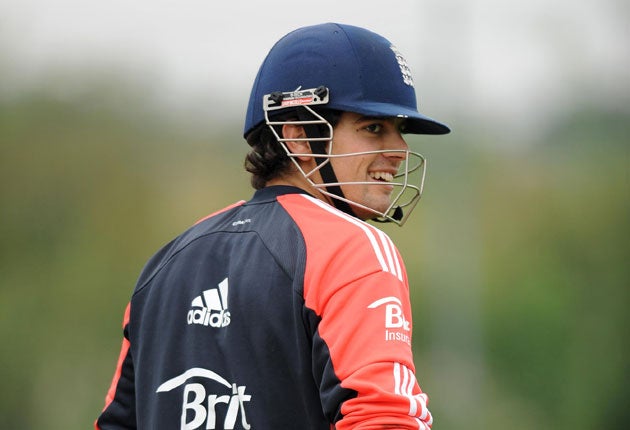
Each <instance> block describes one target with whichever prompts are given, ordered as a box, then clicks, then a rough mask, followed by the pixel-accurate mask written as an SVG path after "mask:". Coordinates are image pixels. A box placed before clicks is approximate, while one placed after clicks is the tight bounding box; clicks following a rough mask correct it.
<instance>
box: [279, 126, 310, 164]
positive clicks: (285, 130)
mask: <svg viewBox="0 0 630 430" xmlns="http://www.w3.org/2000/svg"><path fill="white" fill-rule="evenodd" d="M282 136H283V137H284V138H285V139H288V140H287V141H285V142H284V144H285V145H286V146H287V148H288V149H289V151H291V152H292V153H293V154H311V153H312V152H311V145H309V143H308V141H306V140H291V139H304V138H305V137H306V132H305V131H304V127H303V126H301V125H297V124H283V125H282ZM296 158H297V159H298V160H301V161H308V160H310V159H312V158H313V157H308V156H299V157H296Z"/></svg>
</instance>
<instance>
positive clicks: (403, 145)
mask: <svg viewBox="0 0 630 430" xmlns="http://www.w3.org/2000/svg"><path fill="white" fill-rule="evenodd" d="M385 149H386V150H391V151H392V152H385V153H384V155H385V156H386V157H390V158H397V159H401V160H404V159H405V158H407V152H406V151H407V150H408V149H409V145H407V141H405V138H404V137H403V136H402V134H401V133H400V132H399V131H394V132H392V133H390V134H389V136H388V139H387V142H386V143H385ZM403 151H405V152H403Z"/></svg>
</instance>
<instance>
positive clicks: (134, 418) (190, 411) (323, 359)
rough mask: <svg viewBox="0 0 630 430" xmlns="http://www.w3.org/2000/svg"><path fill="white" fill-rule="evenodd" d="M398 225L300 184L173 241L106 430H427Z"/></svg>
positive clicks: (145, 304) (121, 372) (132, 315)
mask: <svg viewBox="0 0 630 430" xmlns="http://www.w3.org/2000/svg"><path fill="white" fill-rule="evenodd" d="M408 288H409V287H408V281H407V274H406V272H405V268H404V266H403V263H402V260H401V258H400V255H399V254H398V251H397V249H396V248H395V246H394V245H393V243H392V242H391V240H390V239H389V237H388V236H387V235H385V233H383V232H381V231H380V230H378V229H377V228H375V227H373V226H371V225H369V224H367V223H365V222H363V221H360V220H358V219H356V218H353V217H351V216H349V215H346V214H344V213H343V212H340V211H338V210H337V209H335V208H333V207H332V206H330V205H327V204H325V203H324V202H322V201H320V200H317V199H315V198H313V197H311V196H309V195H308V194H305V193H304V192H303V191H301V190H299V189H297V188H293V187H287V186H276V187H268V188H264V189H262V190H259V191H257V192H256V193H255V195H254V197H253V198H252V199H251V200H250V201H248V202H239V203H237V204H235V205H232V206H230V207H228V208H226V209H224V210H222V211H220V212H217V213H215V214H213V215H211V216H209V217H207V218H205V219H203V220H201V221H199V222H198V223H197V224H195V225H194V226H193V227H191V228H190V229H189V230H188V231H186V232H185V233H183V234H182V235H181V236H179V237H177V238H176V239H175V240H173V241H172V242H171V243H169V244H168V245H166V246H165V247H164V248H163V249H161V250H160V251H159V252H158V253H157V254H156V255H154V256H153V257H152V258H151V260H149V262H148V263H147V265H146V266H145V268H144V270H143V271H142V274H141V275H140V278H139V280H138V283H137V286H136V288H135V291H134V293H133V295H132V298H131V301H130V304H129V306H128V307H127V311H126V312H125V317H124V322H123V328H124V339H123V346H122V350H121V354H120V358H119V361H118V366H117V369H116V373H115V375H114V379H113V381H112V385H111V388H110V390H109V392H108V393H107V397H106V405H105V408H104V409H103V411H102V413H101V415H100V416H99V418H98V419H97V421H96V423H95V428H96V429H101V430H110V429H131V428H138V429H151V430H154V429H169V430H171V429H177V428H179V429H255V430H260V429H273V430H280V429H298V430H305V429H321V430H330V429H338V430H343V429H368V428H369V429H376V428H385V427H384V426H388V427H387V428H397V429H428V428H430V427H431V423H432V417H431V414H430V413H429V411H428V409H427V406H426V404H427V397H426V395H425V394H424V393H422V391H421V389H420V387H419V385H418V382H417V380H416V376H415V368H414V363H413V359H412V352H411V307H410V304H409V291H408Z"/></svg>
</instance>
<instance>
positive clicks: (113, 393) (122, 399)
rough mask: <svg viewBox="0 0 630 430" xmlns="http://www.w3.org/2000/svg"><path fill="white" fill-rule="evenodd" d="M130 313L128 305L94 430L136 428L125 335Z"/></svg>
mask: <svg viewBox="0 0 630 430" xmlns="http://www.w3.org/2000/svg"><path fill="white" fill-rule="evenodd" d="M130 313H131V305H130V304H128V305H127V308H126V309H125V316H124V319H123V331H124V333H125V337H123V342H122V346H121V348H120V355H119V357H118V364H117V365H116V370H115V372H114V377H113V378H112V383H111V385H110V387H109V390H108V391H107V395H106V396H105V407H104V408H103V410H102V412H101V414H100V416H99V417H98V418H97V419H96V421H95V422H94V429H95V430H105V429H110V428H112V429H113V428H116V429H126V428H129V429H131V428H136V420H135V401H134V385H133V364H132V360H131V354H130V353H129V346H130V343H129V339H128V338H127V335H126V333H127V326H128V324H129V316H130Z"/></svg>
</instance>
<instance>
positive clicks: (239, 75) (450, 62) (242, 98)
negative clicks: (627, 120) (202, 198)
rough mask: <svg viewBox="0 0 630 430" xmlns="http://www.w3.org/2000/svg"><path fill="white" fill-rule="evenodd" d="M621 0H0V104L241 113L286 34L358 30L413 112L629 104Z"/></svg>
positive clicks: (502, 112)
mask: <svg viewBox="0 0 630 430" xmlns="http://www.w3.org/2000/svg"><path fill="white" fill-rule="evenodd" d="M629 9H630V6H628V3H627V2H625V1H622V0H578V1H576V0H554V1H549V0H530V1H528V2H521V1H514V0H426V1H425V0H397V1H392V2H384V1H375V0H346V1H342V0H336V1H332V0H318V1H317V2H299V1H296V0H294V1H286V0H267V1H260V2H258V1H238V0H233V1H221V2H218V1H216V0H180V1H165V0H153V1H147V0H135V1H128V0H126V1H123V0H109V1H106V2H105V1H99V2H97V1H94V0H54V1H53V0H0V72H2V74H4V78H3V79H1V80H0V97H1V96H3V95H5V96H6V95H8V94H12V93H13V94H14V93H16V92H19V91H21V90H23V89H25V88H29V87H33V86H38V85H40V84H41V83H42V82H44V83H45V85H57V86H59V91H73V90H76V88H72V86H73V85H79V83H78V82H77V80H75V79H70V80H69V82H67V81H66V82H62V81H57V82H56V83H55V81H53V80H51V78H50V77H51V76H63V75H64V74H68V75H69V76H71V77H76V76H81V75H86V76H88V75H93V74H96V75H98V76H103V77H108V76H112V77H119V76H124V77H129V78H130V79H131V80H132V81H133V82H137V83H139V84H142V85H146V86H148V87H151V88H153V89H154V90H155V92H156V97H157V99H158V100H159V103H162V104H164V105H165V106H167V107H168V108H170V109H172V110H173V111H174V112H176V111H181V112H184V114H191V115H192V113H191V112H196V114H198V115H202V116H207V115H212V116H213V117H221V116H222V115H225V116H231V117H233V116H242V114H243V112H244V110H245V104H246V103H247V98H248V95H249V91H250V87H251V84H252V82H253V79H254V77H255V74H256V71H257V68H258V67H259V65H260V63H261V62H262V60H263V59H264V56H265V55H266V53H267V52H268V50H269V49H270V47H271V46H272V45H273V43H274V42H275V41H276V40H277V39H279V38H280V37H282V36H283V35H284V34H286V33H287V32H289V31H291V30H293V29H295V28H297V27H300V26H303V25H310V24H315V23H319V22H329V21H334V22H341V23H347V24H354V25H358V26H362V27H366V28H368V29H370V30H373V31H375V32H377V33H380V34H381V35H383V36H385V37H386V38H388V39H389V40H390V41H391V42H392V43H393V44H394V45H396V46H397V47H398V49H399V50H400V51H401V52H402V53H403V54H404V55H405V57H406V58H407V61H408V63H409V65H410V67H411V70H412V73H413V75H414V80H415V82H416V91H417V93H418V97H419V101H420V107H421V109H420V110H421V111H424V112H425V113H427V114H429V115H431V116H433V117H437V118H439V119H442V120H444V121H445V122H447V123H448V122H449V121H448V118H445V119H443V117H444V116H447V117H448V116H458V117H462V118H464V119H466V120H469V121H478V120H479V121H483V122H488V123H489V124H490V123H494V122H496V121H504V123H505V124H508V125H510V124H511V126H513V127H519V125H520V127H529V126H530V125H531V124H532V123H536V122H537V121H541V120H544V119H545V118H549V116H550V115H551V116H553V115H554V114H557V113H558V112H562V111H563V110H566V109H570V107H571V106H572V105H575V104H578V103H582V102H584V101H590V102H592V101H593V99H595V100H596V102H597V103H605V104H610V105H611V106H621V107H627V106H628V104H629V103H630V96H629V94H630V84H629V82H628V70H629V67H628V66H629V65H630V53H629V49H628V47H627V40H630V37H629V36H630V34H629V33H630V31H629V30H628V24H627V23H628V17H629V16H630V14H629V13H628V12H629Z"/></svg>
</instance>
